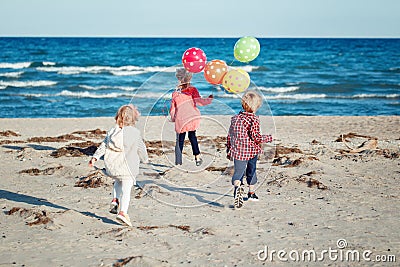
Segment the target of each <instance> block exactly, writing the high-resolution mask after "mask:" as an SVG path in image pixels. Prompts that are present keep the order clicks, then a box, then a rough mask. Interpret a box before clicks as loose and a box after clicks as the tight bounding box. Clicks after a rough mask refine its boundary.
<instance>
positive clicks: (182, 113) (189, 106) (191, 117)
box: [169, 87, 212, 133]
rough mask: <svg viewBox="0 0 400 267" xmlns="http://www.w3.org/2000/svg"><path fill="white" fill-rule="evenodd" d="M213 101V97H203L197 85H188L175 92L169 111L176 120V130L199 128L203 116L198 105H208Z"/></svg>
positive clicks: (172, 118)
mask: <svg viewBox="0 0 400 267" xmlns="http://www.w3.org/2000/svg"><path fill="white" fill-rule="evenodd" d="M211 101H212V98H201V96H200V94H199V91H197V89H196V88H195V87H188V88H186V89H183V90H182V91H181V92H177V91H175V92H173V93H172V100H171V108H170V110H169V113H170V115H171V120H172V121H173V122H175V131H176V132H177V133H184V132H188V131H195V130H197V128H199V126H200V118H201V114H200V110H199V109H198V108H197V105H199V106H206V105H208V104H210V103H211Z"/></svg>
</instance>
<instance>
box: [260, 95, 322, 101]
mask: <svg viewBox="0 0 400 267" xmlns="http://www.w3.org/2000/svg"><path fill="white" fill-rule="evenodd" d="M326 97H327V96H326V94H290V95H286V94H285V95H284V94H278V95H272V96H271V95H267V96H265V98H266V99H268V100H279V99H288V100H307V99H313V98H326Z"/></svg>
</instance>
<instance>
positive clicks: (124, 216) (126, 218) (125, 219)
mask: <svg viewBox="0 0 400 267" xmlns="http://www.w3.org/2000/svg"><path fill="white" fill-rule="evenodd" d="M117 221H118V222H120V223H122V224H125V225H128V226H130V227H132V223H131V219H129V215H128V214H124V213H119V214H118V215H117Z"/></svg>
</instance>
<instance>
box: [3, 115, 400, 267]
mask: <svg viewBox="0 0 400 267" xmlns="http://www.w3.org/2000/svg"><path fill="white" fill-rule="evenodd" d="M262 121H263V131H264V132H270V133H272V134H273V135H274V138H275V141H274V143H273V145H268V146H265V153H264V154H263V155H261V157H260V160H259V162H258V177H259V180H260V182H259V184H258V188H257V194H258V195H259V197H260V201H259V202H249V201H246V202H245V204H244V206H243V208H241V209H240V210H235V209H233V207H232V203H233V197H232V186H231V184H230V179H231V166H232V163H230V162H229V161H228V160H226V158H225V137H226V128H227V127H228V124H229V117H226V116H212V117H207V118H204V119H203V122H202V125H201V129H200V130H199V131H198V136H199V140H200V146H201V150H202V152H203V157H204V160H205V161H204V164H203V166H201V167H196V166H195V164H194V162H193V159H192V158H193V156H192V155H191V149H190V145H189V144H186V146H185V149H184V152H185V155H184V157H185V159H184V164H183V165H182V166H181V167H179V168H177V167H174V165H173V146H174V133H173V125H172V124H171V123H170V122H168V120H166V118H164V117H150V118H141V120H140V121H139V124H138V127H139V128H140V129H141V131H142V133H143V136H144V139H145V141H146V144H147V147H148V152H149V154H150V163H149V164H148V165H143V166H142V168H141V174H140V175H139V177H137V180H138V184H139V185H140V187H141V188H134V189H133V190H132V199H131V206H130V210H129V214H130V216H131V219H132V222H133V227H132V228H128V227H125V226H121V225H119V224H118V223H117V222H116V221H115V217H114V215H113V214H110V213H109V212H108V205H109V202H110V200H111V189H112V180H111V179H110V178H108V177H105V176H104V175H103V174H102V172H101V171H100V170H98V169H101V168H102V167H103V165H102V161H100V162H98V164H97V165H96V166H97V168H98V169H97V170H96V169H93V168H89V167H88V166H87V162H88V159H89V155H90V154H91V153H93V151H94V150H95V147H96V145H98V143H99V142H101V140H102V138H103V137H104V131H105V130H108V129H109V128H110V127H111V126H112V125H113V119H112V118H90V119H89V118H83V119H0V132H1V136H0V144H1V146H0V160H1V162H2V164H1V168H0V204H1V208H2V211H3V212H2V213H1V214H0V225H1V237H0V266H113V265H114V266H177V265H178V266H180V265H181V266H188V265H190V266H235V265H236V266H258V265H271V258H270V257H269V258H268V259H266V260H265V261H262V258H263V257H265V254H264V253H261V252H260V250H265V248H266V247H267V248H268V250H269V251H268V252H271V250H276V251H278V250H283V251H284V252H286V253H287V254H286V255H284V254H282V255H281V256H282V257H283V258H286V259H287V260H288V261H289V262H290V263H292V264H293V263H294V264H297V265H299V266H304V265H315V266H321V265H333V266H336V265H337V266H340V265H345V266H347V265H359V266H364V265H381V263H378V262H376V261H375V262H372V261H371V262H367V261H366V259H363V258H362V256H360V258H361V259H360V261H359V262H352V261H347V260H346V258H345V257H344V256H343V258H342V260H343V261H340V257H339V259H338V260H335V257H331V258H329V257H328V256H329V255H328V254H325V255H324V260H323V261H322V260H321V261H318V259H317V260H316V261H315V262H314V261H312V260H311V261H309V260H308V259H307V257H306V259H305V260H303V261H301V259H300V261H298V262H295V261H294V260H293V259H292V258H294V257H295V254H293V253H292V254H291V257H290V256H289V255H288V254H289V252H290V251H297V252H298V253H300V256H301V254H302V253H303V251H304V250H314V251H315V252H316V253H317V257H318V258H321V252H322V251H323V250H329V249H330V248H331V249H332V250H337V251H338V252H337V255H338V256H340V253H342V254H343V253H346V252H347V251H348V250H352V251H358V252H359V253H360V254H361V253H363V252H364V251H366V250H370V251H371V253H372V254H370V255H367V256H368V257H369V258H370V259H371V260H375V259H376V256H385V257H386V258H385V259H391V260H393V258H390V257H389V256H390V255H394V256H396V257H397V258H396V260H397V264H398V261H400V259H399V257H400V255H399V249H400V231H399V226H400V223H399V222H400V212H399V206H400V201H399V196H400V190H399V179H400V171H399V170H400V168H399V165H400V159H399V154H400V149H399V144H400V131H399V130H400V117H398V116H391V117H275V118H274V121H273V120H272V119H271V118H262ZM274 122H275V125H276V130H275V129H274ZM96 129H98V130H96ZM94 130H96V131H94ZM349 133H355V134H358V135H361V137H360V136H357V135H356V136H354V135H348V136H345V138H344V139H345V140H347V144H348V145H349V146H351V147H354V148H356V147H357V146H359V145H360V144H362V142H364V141H368V140H373V139H374V138H377V147H376V148H373V147H372V149H371V148H370V149H367V150H364V151H361V152H359V153H348V152H349V150H350V149H349V148H348V147H347V146H345V144H344V143H343V142H342V140H341V138H339V137H340V136H341V134H349ZM363 136H364V137H363ZM34 137H35V138H34ZM36 137H39V138H36ZM275 147H276V148H277V149H276V150H275ZM339 239H345V240H346V241H347V246H346V247H345V248H343V249H339V248H338V246H337V241H338V240H339ZM340 245H341V244H340ZM259 252H260V253H259ZM273 256H274V258H273V262H272V263H273V264H277V265H284V264H287V263H285V262H282V261H280V260H279V259H278V257H277V255H276V254H275V255H273ZM260 258H261V259H260ZM395 265H396V263H386V264H385V266H395Z"/></svg>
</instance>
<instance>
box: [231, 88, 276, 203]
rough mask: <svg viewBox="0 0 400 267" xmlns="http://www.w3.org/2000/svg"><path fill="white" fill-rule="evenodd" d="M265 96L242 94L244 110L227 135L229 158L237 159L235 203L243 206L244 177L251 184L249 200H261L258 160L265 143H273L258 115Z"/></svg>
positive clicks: (236, 116) (233, 178)
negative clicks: (257, 170)
mask: <svg viewBox="0 0 400 267" xmlns="http://www.w3.org/2000/svg"><path fill="white" fill-rule="evenodd" d="M261 104H262V97H261V95H260V94H258V93H257V92H255V91H247V92H246V93H245V94H244V95H243V97H242V107H243V110H242V111H240V112H239V114H237V115H235V116H233V117H232V119H231V125H230V127H229V133H228V137H227V144H226V147H227V149H226V150H227V158H228V159H229V160H233V162H234V173H233V176H232V184H233V186H234V193H233V196H234V206H235V208H241V207H242V206H243V194H244V187H243V178H244V175H245V174H246V181H247V184H248V185H249V192H248V200H252V201H257V200H258V197H257V195H256V194H255V192H254V187H255V184H256V183H257V175H256V168H257V159H258V154H260V153H261V152H262V149H261V144H262V143H268V142H272V136H271V135H262V134H261V130H260V119H259V117H258V116H256V115H255V113H256V111H257V110H258V109H259V108H260V107H261Z"/></svg>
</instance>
